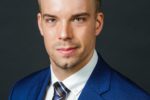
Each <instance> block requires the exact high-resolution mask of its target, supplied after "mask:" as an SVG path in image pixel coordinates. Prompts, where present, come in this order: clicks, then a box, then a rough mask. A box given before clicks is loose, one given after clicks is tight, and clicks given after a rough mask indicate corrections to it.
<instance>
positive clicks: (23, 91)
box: [9, 68, 50, 100]
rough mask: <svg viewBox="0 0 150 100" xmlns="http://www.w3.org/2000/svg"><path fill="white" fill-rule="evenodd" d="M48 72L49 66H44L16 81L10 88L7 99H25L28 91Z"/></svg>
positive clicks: (42, 79) (43, 78)
mask: <svg viewBox="0 0 150 100" xmlns="http://www.w3.org/2000/svg"><path fill="white" fill-rule="evenodd" d="M49 74H50V70H49V68H45V69H42V70H40V71H37V72H34V73H32V74H30V75H28V76H26V77H24V78H23V79H21V80H19V81H17V82H16V83H15V85H14V86H13V87H12V89H11V93H10V95H9V100H26V97H27V95H28V93H29V91H32V90H33V89H34V87H35V86H36V85H39V84H40V83H42V81H44V80H45V78H46V77H47V76H48V75H49Z"/></svg>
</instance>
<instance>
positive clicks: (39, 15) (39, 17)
mask: <svg viewBox="0 0 150 100" xmlns="http://www.w3.org/2000/svg"><path fill="white" fill-rule="evenodd" d="M37 23H38V27H39V31H40V33H41V35H42V36H43V28H42V15H41V13H38V14H37Z"/></svg>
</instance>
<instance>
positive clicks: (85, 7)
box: [39, 0, 95, 13]
mask: <svg viewBox="0 0 150 100" xmlns="http://www.w3.org/2000/svg"><path fill="white" fill-rule="evenodd" d="M39 3H40V8H41V12H43V13H44V12H53V13H61V12H76V11H91V10H95V7H94V6H95V4H94V3H95V2H94V0H39Z"/></svg>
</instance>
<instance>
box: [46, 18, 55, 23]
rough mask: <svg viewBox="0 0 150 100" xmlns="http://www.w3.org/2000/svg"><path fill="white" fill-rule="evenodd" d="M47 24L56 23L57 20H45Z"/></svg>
mask: <svg viewBox="0 0 150 100" xmlns="http://www.w3.org/2000/svg"><path fill="white" fill-rule="evenodd" d="M45 21H46V23H55V22H56V19H55V18H45Z"/></svg>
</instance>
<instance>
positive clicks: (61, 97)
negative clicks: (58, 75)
mask: <svg viewBox="0 0 150 100" xmlns="http://www.w3.org/2000/svg"><path fill="white" fill-rule="evenodd" d="M53 86H54V96H53V100H65V99H66V97H67V96H68V95H69V92H70V90H69V89H67V88H66V87H65V85H64V84H63V83H62V82H56V83H54V85H53Z"/></svg>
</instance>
